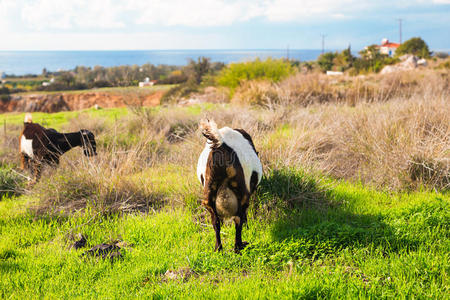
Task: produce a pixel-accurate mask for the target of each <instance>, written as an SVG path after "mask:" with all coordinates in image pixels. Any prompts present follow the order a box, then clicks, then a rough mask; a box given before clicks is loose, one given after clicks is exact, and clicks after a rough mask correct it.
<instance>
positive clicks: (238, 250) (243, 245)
mask: <svg viewBox="0 0 450 300" xmlns="http://www.w3.org/2000/svg"><path fill="white" fill-rule="evenodd" d="M247 246H248V243H247V242H242V244H240V245H235V246H234V252H235V253H237V254H240V253H241V250H243V249H244V248H245V247H247Z"/></svg>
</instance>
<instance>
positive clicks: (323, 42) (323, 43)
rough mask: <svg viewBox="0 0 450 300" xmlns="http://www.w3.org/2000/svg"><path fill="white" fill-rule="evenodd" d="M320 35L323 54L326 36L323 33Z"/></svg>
mask: <svg viewBox="0 0 450 300" xmlns="http://www.w3.org/2000/svg"><path fill="white" fill-rule="evenodd" d="M320 36H321V37H322V54H323V53H324V51H325V37H326V35H325V34H321V35H320Z"/></svg>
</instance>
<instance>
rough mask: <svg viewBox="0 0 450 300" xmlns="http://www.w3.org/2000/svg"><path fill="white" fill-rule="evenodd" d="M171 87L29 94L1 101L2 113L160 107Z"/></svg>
mask: <svg viewBox="0 0 450 300" xmlns="http://www.w3.org/2000/svg"><path fill="white" fill-rule="evenodd" d="M169 88H170V86H167V85H166V86H155V87H151V88H143V89H139V88H136V87H128V88H102V89H93V90H87V91H70V92H34V93H33V92H29V93H22V94H18V95H12V96H11V97H10V99H9V100H2V101H0V112H1V113H5V112H47V113H54V112H60V111H74V110H82V109H87V108H91V107H94V106H98V107H101V108H114V107H126V106H157V105H159V104H160V99H161V97H162V95H163V94H164V92H165V91H166V90H167V89H169Z"/></svg>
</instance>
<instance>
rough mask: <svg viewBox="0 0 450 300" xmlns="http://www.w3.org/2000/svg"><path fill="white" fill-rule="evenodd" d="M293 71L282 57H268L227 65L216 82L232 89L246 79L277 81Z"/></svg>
mask: <svg viewBox="0 0 450 300" xmlns="http://www.w3.org/2000/svg"><path fill="white" fill-rule="evenodd" d="M294 71H295V69H294V68H293V67H292V66H291V64H290V63H289V62H288V61H285V60H283V59H272V58H268V59H266V60H264V61H262V60H260V59H256V60H254V61H250V62H244V63H233V64H230V65H228V66H227V67H226V68H224V69H223V70H222V71H221V72H220V74H219V76H218V77H217V83H218V84H220V85H222V86H226V87H229V88H231V89H233V90H234V89H235V88H237V87H238V86H239V85H241V84H242V83H243V82H245V81H248V80H254V79H264V80H269V81H272V82H278V81H280V80H282V79H284V78H286V77H288V76H289V75H291V74H293V73H294Z"/></svg>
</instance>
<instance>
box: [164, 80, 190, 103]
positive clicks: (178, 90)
mask: <svg viewBox="0 0 450 300" xmlns="http://www.w3.org/2000/svg"><path fill="white" fill-rule="evenodd" d="M197 91H198V85H196V84H195V83H193V82H189V81H188V82H185V83H182V84H180V85H177V86H175V87H173V88H171V89H170V90H168V91H167V92H165V93H164V95H163V96H162V97H161V100H160V103H161V104H168V103H173V102H176V100H177V99H180V98H183V97H186V96H188V95H189V94H191V93H194V92H197Z"/></svg>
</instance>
